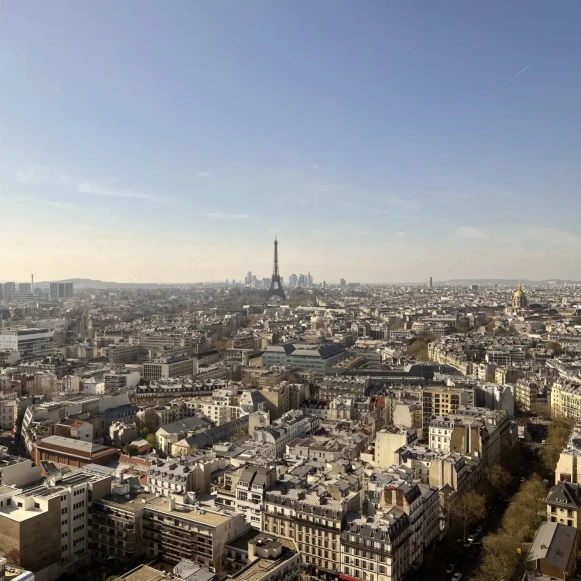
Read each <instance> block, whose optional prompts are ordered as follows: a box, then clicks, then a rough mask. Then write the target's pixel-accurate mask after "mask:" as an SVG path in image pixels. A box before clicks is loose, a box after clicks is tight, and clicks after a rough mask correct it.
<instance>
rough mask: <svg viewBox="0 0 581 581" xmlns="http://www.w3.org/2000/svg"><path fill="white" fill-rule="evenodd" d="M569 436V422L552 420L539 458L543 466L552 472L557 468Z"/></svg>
mask: <svg viewBox="0 0 581 581" xmlns="http://www.w3.org/2000/svg"><path fill="white" fill-rule="evenodd" d="M570 435H571V422H570V421H569V420H568V419H565V418H559V419H557V420H554V421H553V423H552V424H551V425H550V426H549V431H548V434H547V442H546V445H545V446H543V447H542V448H541V451H540V456H541V460H542V462H543V466H544V467H545V468H546V469H547V470H549V471H553V470H554V469H555V467H556V466H557V462H558V460H559V456H560V455H561V452H562V451H563V449H564V448H565V445H566V444H567V441H568V440H569V437H570Z"/></svg>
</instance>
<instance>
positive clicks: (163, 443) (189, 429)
mask: <svg viewBox="0 0 581 581" xmlns="http://www.w3.org/2000/svg"><path fill="white" fill-rule="evenodd" d="M211 425H212V422H211V421H210V420H209V419H208V418H206V417H204V416H200V415H195V416H191V417H187V418H183V419H181V420H178V421H176V422H171V423H170V424H165V425H164V426H162V427H161V428H159V430H157V432H156V433H155V435H156V436H157V439H158V441H159V447H160V448H161V450H162V452H163V453H164V454H169V453H170V452H171V451H172V445H173V444H176V443H177V442H179V441H180V440H183V439H184V438H187V437H188V436H191V435H192V434H195V433H196V432H199V431H200V430H204V429H206V428H209V427H210V426H211Z"/></svg>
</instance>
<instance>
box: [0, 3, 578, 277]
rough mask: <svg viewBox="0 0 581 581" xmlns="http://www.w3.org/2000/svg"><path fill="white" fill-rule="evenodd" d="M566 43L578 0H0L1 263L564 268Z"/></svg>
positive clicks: (572, 250)
mask: <svg viewBox="0 0 581 581" xmlns="http://www.w3.org/2000/svg"><path fill="white" fill-rule="evenodd" d="M580 63H581V3H579V2H578V0H561V1H559V2H557V3H549V2H546V1H545V0H538V1H537V0H526V1H514V2H509V3H507V2H503V1H494V0H493V1H488V2H465V1H460V0H458V1H451V0H450V1H448V0H442V1H441V2H433V1H432V0H425V1H419V0H418V1H417V2H388V1H386V0H377V1H375V0H366V2H355V1H353V0H351V1H343V0H316V1H313V0H293V1H292V2H291V1H287V2H272V1H271V0H247V1H244V2H239V1H234V0H231V1H221V0H212V1H211V2H197V1H194V0H184V1H180V0H172V1H171V2H157V1H148V0H135V1H133V0H122V1H119V0H100V1H99V2H78V1H73V0H71V1H68V0H67V1H65V0H53V1H52V2H40V3H39V2H32V1H30V0H22V1H20V2H16V1H4V2H0V94H1V95H2V98H1V99H0V216H2V222H1V228H2V234H1V237H0V239H1V240H2V241H1V242H0V278H2V279H4V280H21V279H22V280H24V279H28V277H29V274H30V272H34V273H35V277H36V279H37V280H41V279H44V280H48V279H53V278H64V277H73V276H79V277H90V278H101V279H106V280H119V281H151V282H181V281H184V282H185V281H198V280H222V279H225V278H229V279H232V278H233V277H235V278H237V279H241V278H242V277H243V276H244V275H245V273H246V271H248V270H253V271H254V272H257V273H258V274H259V275H263V276H268V274H269V272H270V270H271V249H272V238H273V236H274V233H275V232H276V233H277V234H278V237H279V240H280V259H281V273H282V274H283V276H288V275H289V274H290V273H291V272H297V273H299V272H305V273H306V272H307V271H311V273H313V275H314V277H315V280H319V281H320V280H323V279H326V280H328V281H336V280H338V279H339V278H340V277H345V278H347V279H348V280H360V281H367V282H374V281H386V282H396V281H415V280H418V281H419V280H425V279H427V277H428V276H430V275H432V276H433V277H434V279H435V280H444V279H448V278H460V277H511V278H551V277H561V278H574V279H579V280H581V229H580V228H579V223H580V220H579V217H580V216H581V191H580V184H581V163H580V158H581V137H580V136H581V106H580V104H581V66H580ZM527 67H528V68H527ZM521 71H522V73H521V74H518V73H519V72H521ZM516 75H518V76H516ZM513 77H514V78H513ZM511 79H512V80H511ZM509 81H510V82H509Z"/></svg>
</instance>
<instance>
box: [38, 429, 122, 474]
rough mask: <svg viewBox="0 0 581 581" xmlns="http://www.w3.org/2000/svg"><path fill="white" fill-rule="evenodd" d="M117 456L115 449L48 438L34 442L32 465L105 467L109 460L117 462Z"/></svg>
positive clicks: (57, 437) (77, 441)
mask: <svg viewBox="0 0 581 581" xmlns="http://www.w3.org/2000/svg"><path fill="white" fill-rule="evenodd" d="M119 454H120V451H119V450H117V448H110V447H109V446H102V445H101V444H93V442H83V441H82V440H75V439H73V438H64V437H62V436H49V437H48V438H44V439H42V440H39V441H38V442H36V444H35V450H34V463H35V464H36V465H37V466H42V465H41V462H42V461H48V462H57V463H59V464H66V465H67V466H74V467H75V468H82V467H83V466H86V465H87V464H100V465H105V464H107V463H109V462H110V461H111V460H117V459H118V458H119Z"/></svg>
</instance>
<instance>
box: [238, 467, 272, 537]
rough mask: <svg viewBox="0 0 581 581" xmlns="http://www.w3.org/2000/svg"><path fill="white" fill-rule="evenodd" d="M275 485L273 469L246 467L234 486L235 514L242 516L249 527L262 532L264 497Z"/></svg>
mask: <svg viewBox="0 0 581 581" xmlns="http://www.w3.org/2000/svg"><path fill="white" fill-rule="evenodd" d="M275 484H276V469H275V468H266V467H262V466H247V467H246V468H243V469H242V471H241V473H240V478H239V479H238V483H237V484H236V504H235V509H236V512H237V513H240V514H243V515H244V517H245V518H246V522H247V523H248V524H249V525H250V526H251V527H254V528H256V529H258V530H262V516H263V511H262V504H263V501H264V495H265V492H266V490H267V489H269V488H270V487H271V486H274V485H275Z"/></svg>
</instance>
